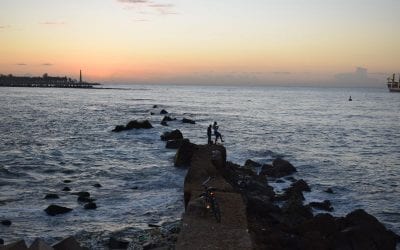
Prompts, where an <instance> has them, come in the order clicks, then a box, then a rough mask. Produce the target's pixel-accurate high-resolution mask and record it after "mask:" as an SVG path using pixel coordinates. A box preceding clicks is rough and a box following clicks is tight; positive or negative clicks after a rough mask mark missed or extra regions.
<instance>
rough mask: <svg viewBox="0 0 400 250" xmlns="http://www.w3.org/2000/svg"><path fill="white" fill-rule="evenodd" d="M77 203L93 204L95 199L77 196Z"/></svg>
mask: <svg viewBox="0 0 400 250" xmlns="http://www.w3.org/2000/svg"><path fill="white" fill-rule="evenodd" d="M77 200H78V201H79V202H93V201H95V200H96V199H94V198H90V197H84V196H79V197H78V199H77Z"/></svg>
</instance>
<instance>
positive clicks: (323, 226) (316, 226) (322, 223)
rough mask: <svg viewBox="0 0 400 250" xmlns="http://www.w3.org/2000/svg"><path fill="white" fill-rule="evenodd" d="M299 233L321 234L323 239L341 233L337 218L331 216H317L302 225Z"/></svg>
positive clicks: (298, 229)
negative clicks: (313, 232)
mask: <svg viewBox="0 0 400 250" xmlns="http://www.w3.org/2000/svg"><path fill="white" fill-rule="evenodd" d="M297 231H298V233H299V234H301V235H304V234H306V233H307V232H312V231H315V232H319V233H320V234H321V235H322V236H323V237H329V236H332V235H334V234H335V233H337V232H338V231H339V226H338V224H337V222H336V219H335V217H333V216H332V215H330V214H317V215H316V216H315V217H314V218H312V219H309V220H307V221H305V222H304V223H303V224H301V225H300V226H299V227H298V228H297Z"/></svg>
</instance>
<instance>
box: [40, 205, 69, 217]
mask: <svg viewBox="0 0 400 250" xmlns="http://www.w3.org/2000/svg"><path fill="white" fill-rule="evenodd" d="M44 211H45V212H46V213H47V214H48V215H51V216H54V215H57V214H64V213H68V212H70V211H72V209H71V208H67V207H62V206H58V205H54V204H52V205H50V206H48V207H47V208H46V209H45V210H44Z"/></svg>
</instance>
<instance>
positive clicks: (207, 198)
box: [200, 177, 221, 222]
mask: <svg viewBox="0 0 400 250" xmlns="http://www.w3.org/2000/svg"><path fill="white" fill-rule="evenodd" d="M211 179H212V177H208V179H207V180H205V181H204V182H203V183H202V184H201V186H202V187H204V192H203V193H202V194H201V195H200V197H202V198H203V200H204V204H205V207H206V209H207V210H209V209H211V211H212V213H213V215H214V217H215V219H216V220H217V222H221V210H220V209H219V205H218V202H217V198H216V197H215V191H216V190H217V189H216V188H214V187H209V186H207V183H208V182H209V181H210V180H211Z"/></svg>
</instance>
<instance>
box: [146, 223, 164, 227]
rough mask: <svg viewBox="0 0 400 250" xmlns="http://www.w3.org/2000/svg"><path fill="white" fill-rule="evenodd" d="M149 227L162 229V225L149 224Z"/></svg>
mask: <svg viewBox="0 0 400 250" xmlns="http://www.w3.org/2000/svg"><path fill="white" fill-rule="evenodd" d="M147 226H148V227H155V228H158V227H161V226H160V225H156V224H151V223H149V224H147Z"/></svg>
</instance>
